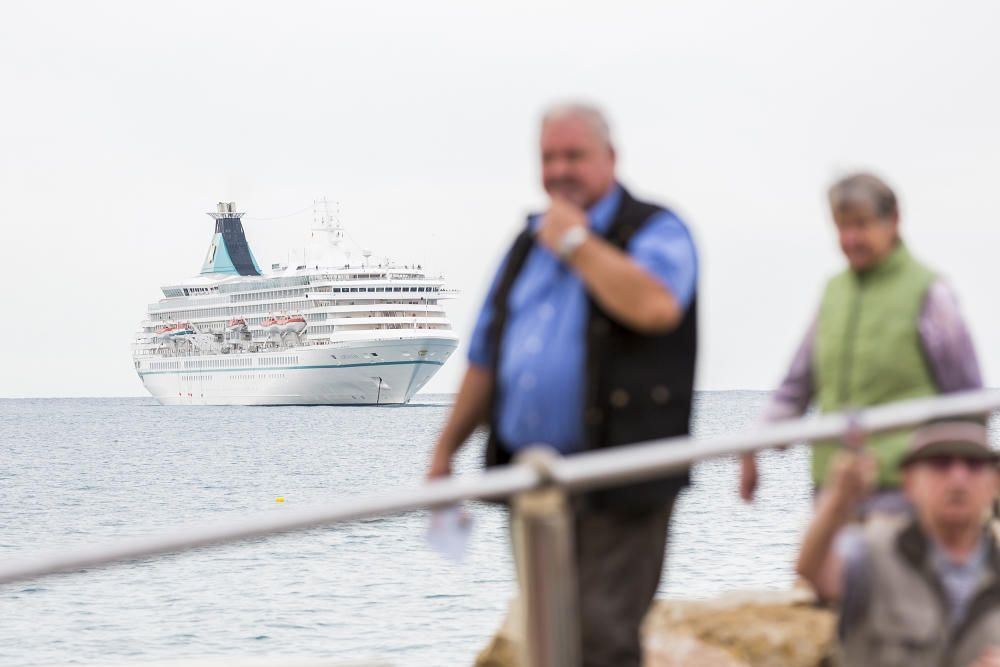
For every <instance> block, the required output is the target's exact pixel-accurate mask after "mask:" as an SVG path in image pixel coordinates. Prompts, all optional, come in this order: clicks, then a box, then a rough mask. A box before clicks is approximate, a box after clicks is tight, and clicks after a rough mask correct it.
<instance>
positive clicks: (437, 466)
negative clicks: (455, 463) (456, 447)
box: [427, 442, 451, 480]
mask: <svg viewBox="0 0 1000 667" xmlns="http://www.w3.org/2000/svg"><path fill="white" fill-rule="evenodd" d="M448 451H450V448H449V447H446V446H444V445H443V444H442V443H440V442H439V443H438V444H437V445H435V446H434V454H433V455H432V456H431V465H430V467H429V468H428V469H427V479H428V480H431V479H438V478H440V477H448V476H450V475H451V457H450V456H448V455H447V454H446V452H448Z"/></svg>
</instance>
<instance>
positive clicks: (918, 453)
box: [899, 421, 1000, 467]
mask: <svg viewBox="0 0 1000 667" xmlns="http://www.w3.org/2000/svg"><path fill="white" fill-rule="evenodd" d="M941 456H956V457H959V458H963V459H972V460H977V461H993V462H1000V452H997V451H996V450H994V449H992V448H991V447H990V440H989V435H988V433H987V431H986V427H985V426H984V425H983V424H979V423H976V422H969V421H949V422H937V423H934V424H929V425H927V426H923V427H921V428H919V429H917V430H916V431H915V432H914V434H913V441H912V442H911V443H910V448H909V449H908V450H907V452H906V455H905V456H903V458H902V460H901V461H900V462H899V465H900V467H904V466H908V465H910V464H911V463H915V462H917V461H922V460H925V459H931V458H937V457H941Z"/></svg>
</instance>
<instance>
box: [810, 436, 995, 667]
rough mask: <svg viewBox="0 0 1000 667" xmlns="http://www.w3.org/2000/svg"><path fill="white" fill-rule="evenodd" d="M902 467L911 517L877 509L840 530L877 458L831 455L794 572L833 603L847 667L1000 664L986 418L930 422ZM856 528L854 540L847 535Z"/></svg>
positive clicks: (991, 473)
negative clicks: (872, 516) (833, 457)
mask: <svg viewBox="0 0 1000 667" xmlns="http://www.w3.org/2000/svg"><path fill="white" fill-rule="evenodd" d="M899 468H900V474H901V478H902V483H903V491H904V493H905V494H906V497H907V499H909V501H910V502H911V503H912V504H913V508H914V513H913V515H912V516H903V515H897V516H893V517H889V516H884V515H883V516H879V517H877V518H875V519H871V520H869V521H868V522H867V523H866V524H865V525H864V526H863V527H861V526H859V525H855V526H851V527H848V528H846V529H845V530H844V531H843V532H842V533H841V537H838V533H839V532H841V529H844V528H845V526H847V524H848V523H850V522H851V520H852V518H853V517H854V516H855V513H856V511H857V508H858V505H859V503H860V502H861V501H862V500H863V499H864V497H865V496H866V495H867V494H868V492H869V491H870V488H871V486H872V485H873V484H874V481H875V477H876V472H875V469H876V465H875V461H874V459H873V458H872V456H871V455H870V454H869V453H868V452H866V451H864V450H862V451H861V452H860V453H850V454H848V453H844V454H841V455H840V456H839V457H837V459H836V460H835V463H834V466H833V468H832V473H831V478H830V482H829V487H828V491H829V492H828V493H825V494H823V495H822V496H821V497H820V499H819V503H818V505H817V509H816V514H815V516H814V518H813V520H812V523H811V524H810V526H809V529H808V531H807V533H806V537H805V540H804V541H803V544H802V548H801V551H800V553H799V560H798V564H797V566H796V569H797V571H798V573H799V574H800V575H801V576H803V577H804V578H805V579H807V580H808V581H809V582H810V583H811V584H812V585H813V587H814V588H815V590H816V592H817V594H818V595H819V596H820V597H821V598H822V599H825V600H828V601H836V602H839V603H840V607H841V611H840V614H841V615H840V625H839V632H840V640H841V648H842V650H843V653H844V661H845V664H848V665H851V667H882V666H886V667H888V666H889V665H906V666H907V667H922V666H924V665H926V666H928V667H930V666H934V667H1000V548H998V542H997V540H996V539H995V538H994V536H993V534H992V532H991V530H990V527H989V525H988V521H989V514H990V507H991V505H992V503H993V502H994V500H995V499H996V497H997V494H998V492H1000V457H998V453H997V452H996V451H994V450H992V449H991V448H990V446H989V442H988V439H987V432H986V428H985V427H984V426H983V425H982V424H980V423H974V422H962V421H950V422H940V423H935V424H931V425H928V426H925V427H923V428H921V429H920V430H918V431H917V432H916V433H915V434H914V436H913V440H912V442H911V444H910V446H909V448H908V449H907V451H906V453H905V455H904V456H903V457H902V459H901V461H900V464H899ZM851 531H855V532H856V533H860V535H858V536H857V539H847V540H845V539H843V535H844V534H845V533H850V532H851ZM848 544H849V545H850V548H849V549H848V548H845V545H848Z"/></svg>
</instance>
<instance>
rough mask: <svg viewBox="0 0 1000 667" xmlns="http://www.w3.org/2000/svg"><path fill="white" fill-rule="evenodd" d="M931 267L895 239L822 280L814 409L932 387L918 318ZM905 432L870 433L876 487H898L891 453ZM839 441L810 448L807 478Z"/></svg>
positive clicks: (930, 391) (900, 448)
mask: <svg viewBox="0 0 1000 667" xmlns="http://www.w3.org/2000/svg"><path fill="white" fill-rule="evenodd" d="M933 282H934V274H933V273H932V272H931V271H930V270H928V269H926V268H925V267H924V266H923V265H921V264H920V263H919V262H917V261H916V260H915V259H913V258H912V257H911V256H910V253H909V252H908V251H907V250H906V248H905V246H903V245H902V244H900V245H899V246H898V247H897V248H896V249H895V250H893V251H892V253H891V254H890V255H889V256H888V257H886V258H885V259H884V260H882V262H880V263H879V264H878V265H877V266H876V267H874V268H873V269H870V270H869V271H866V272H864V273H860V274H859V273H855V272H854V271H850V270H848V271H844V272H843V273H841V274H839V275H837V276H835V277H834V278H832V279H831V280H830V282H829V283H828V284H827V287H826V291H825V293H824V295H823V302H822V305H821V307H820V312H819V323H818V328H817V333H816V345H815V351H814V359H813V371H814V379H815V386H816V401H817V404H818V407H819V409H820V411H821V412H823V413H827V412H835V411H838V410H845V409H852V408H864V407H869V406H873V405H880V404H882V403H890V402H892V401H902V400H906V399H911V398H920V397H924V396H931V395H934V394H936V393H937V386H936V384H935V382H934V378H933V376H932V375H931V371H930V368H929V366H928V365H927V361H926V359H925V357H924V350H923V346H922V343H921V340H920V331H919V321H920V314H921V312H922V310H923V306H924V302H925V300H926V298H927V290H928V289H929V288H930V286H931V284H932V283H933ZM910 437H911V433H910V432H909V431H897V432H893V433H884V434H879V435H873V436H870V437H869V438H868V444H869V446H870V447H871V449H872V451H873V452H874V454H875V457H876V458H877V459H878V461H879V479H878V483H879V486H880V487H882V488H895V487H898V486H899V471H898V463H899V459H900V458H901V457H902V456H903V453H904V452H905V451H906V448H907V446H908V445H909V441H910ZM838 446H839V443H837V442H826V443H817V444H816V445H815V446H814V448H813V465H812V473H813V482H815V483H816V484H817V485H820V484H823V483H824V482H825V481H826V475H827V470H828V468H829V465H830V460H831V459H832V458H833V456H834V454H835V453H836V451H837V448H838Z"/></svg>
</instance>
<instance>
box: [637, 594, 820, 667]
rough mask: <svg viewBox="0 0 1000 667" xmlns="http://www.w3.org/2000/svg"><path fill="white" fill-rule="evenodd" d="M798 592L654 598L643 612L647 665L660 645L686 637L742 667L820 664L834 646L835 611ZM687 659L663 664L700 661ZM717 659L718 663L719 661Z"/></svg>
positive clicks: (687, 665)
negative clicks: (694, 598)
mask: <svg viewBox="0 0 1000 667" xmlns="http://www.w3.org/2000/svg"><path fill="white" fill-rule="evenodd" d="M797 595H798V594H795V593H793V594H790V595H786V596H774V595H768V594H764V595H761V594H752V595H743V596H731V597H729V598H725V599H721V600H715V601H712V602H682V601H678V602H674V601H667V600H659V601H657V602H656V603H654V605H653V607H652V609H650V612H649V614H648V615H647V617H646V621H645V627H644V637H645V641H644V643H645V645H646V647H647V655H648V656H649V660H648V664H649V667H653V666H654V665H656V666H657V667H659V665H660V664H661V663H657V662H653V661H652V659H653V658H652V656H653V655H655V654H656V651H661V652H662V650H663V649H662V648H660V647H662V646H665V645H668V644H669V643H670V642H677V641H678V637H687V638H689V639H690V640H691V641H693V642H696V643H697V644H698V645H699V646H703V647H705V650H707V649H708V648H713V649H716V650H721V651H723V652H724V653H725V654H726V655H727V657H728V658H729V659H730V660H731V661H732V662H730V663H725V664H727V665H728V664H732V665H741V666H746V667H821V666H826V665H829V664H830V661H832V659H833V658H832V655H833V650H834V631H835V627H836V617H835V615H834V614H833V613H832V612H830V611H828V610H825V609H818V608H816V607H815V606H813V605H811V604H803V603H802V602H801V601H800V600H798V599H797V598H796V596H797ZM688 660H689V661H687V662H684V661H680V662H678V661H677V659H675V661H674V662H665V663H662V664H664V665H671V666H673V665H677V666H678V667H679V666H681V665H684V666H685V667H689V666H690V667H695V665H701V664H706V663H702V662H695V661H694V660H695V658H690V659H688ZM719 664H723V663H721V662H720V663H719Z"/></svg>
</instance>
